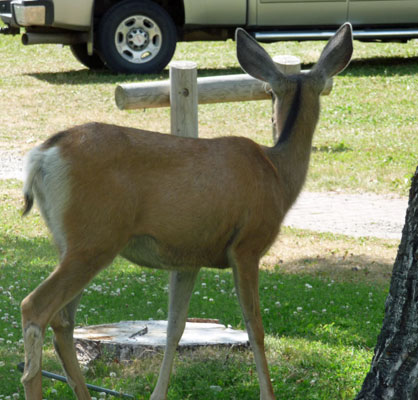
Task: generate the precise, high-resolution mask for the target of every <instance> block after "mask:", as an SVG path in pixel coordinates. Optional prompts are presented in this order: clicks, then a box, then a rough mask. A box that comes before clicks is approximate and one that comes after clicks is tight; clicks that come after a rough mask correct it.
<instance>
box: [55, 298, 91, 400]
mask: <svg viewBox="0 0 418 400" xmlns="http://www.w3.org/2000/svg"><path fill="white" fill-rule="evenodd" d="M80 299H81V293H80V294H79V295H77V296H76V297H75V298H74V299H73V300H71V301H70V302H69V303H68V304H67V305H66V306H65V307H64V308H62V309H61V310H60V311H59V312H58V313H57V314H55V316H54V317H53V318H52V320H51V327H52V329H53V330H54V347H55V352H56V353H57V355H58V357H59V359H60V361H61V364H62V367H63V370H64V372H65V375H66V376H67V382H68V384H69V385H70V386H71V388H72V389H73V391H74V393H75V394H76V396H77V399H82V400H89V399H90V395H89V392H88V390H87V387H86V385H85V380H84V377H83V374H82V373H81V370H80V366H79V363H78V360H77V355H76V352H75V347H74V339H73V333H74V326H75V315H76V312H77V307H78V304H79V302H80Z"/></svg>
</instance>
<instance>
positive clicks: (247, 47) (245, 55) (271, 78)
mask: <svg viewBox="0 0 418 400" xmlns="http://www.w3.org/2000/svg"><path fill="white" fill-rule="evenodd" d="M235 40H236V42H237V58H238V61H239V63H240V65H241V68H242V69H243V70H244V71H245V72H246V73H247V74H249V75H251V76H252V77H253V78H256V79H259V80H261V81H264V82H269V83H271V82H275V81H277V79H278V78H280V77H282V76H283V74H282V73H281V72H280V71H279V70H278V68H277V67H276V65H275V64H274V62H273V60H272V59H271V57H270V56H269V55H268V53H267V52H266V51H265V50H264V49H263V48H262V47H261V46H260V45H259V44H258V43H257V41H256V40H255V39H254V38H253V37H252V36H250V35H249V34H248V33H247V32H246V31H245V30H244V29H242V28H238V29H237V30H236V31H235Z"/></svg>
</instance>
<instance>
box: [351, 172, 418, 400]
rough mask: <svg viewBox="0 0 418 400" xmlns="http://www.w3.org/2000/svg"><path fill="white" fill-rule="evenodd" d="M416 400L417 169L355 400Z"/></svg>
mask: <svg viewBox="0 0 418 400" xmlns="http://www.w3.org/2000/svg"><path fill="white" fill-rule="evenodd" d="M392 399H393V400H413V399H415V400H416V399H418V167H417V170H416V172H415V175H414V177H413V178H412V185H411V190H410V194H409V204H408V209H407V212H406V220H405V226H404V228H403V231H402V239H401V243H400V245H399V249H398V254H397V257H396V260H395V265H394V267H393V273H392V279H391V283H390V291H389V295H388V297H387V299H386V305H385V318H384V320H383V327H382V330H381V332H380V334H379V337H378V340H377V345H376V348H375V353H374V357H373V360H372V363H371V367H370V371H369V373H368V374H367V376H366V379H365V380H364V382H363V387H362V389H361V391H360V393H359V394H358V395H357V397H356V400H392Z"/></svg>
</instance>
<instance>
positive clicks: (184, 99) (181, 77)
mask: <svg viewBox="0 0 418 400" xmlns="http://www.w3.org/2000/svg"><path fill="white" fill-rule="evenodd" d="M170 115H171V133H172V134H173V135H177V136H184V137H194V138H197V137H198V136H199V134H198V121H197V65H196V63H194V62H191V61H173V62H172V63H170Z"/></svg>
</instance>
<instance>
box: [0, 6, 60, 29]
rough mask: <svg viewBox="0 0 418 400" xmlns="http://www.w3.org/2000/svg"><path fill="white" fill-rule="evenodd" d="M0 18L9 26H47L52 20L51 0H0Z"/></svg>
mask: <svg viewBox="0 0 418 400" xmlns="http://www.w3.org/2000/svg"><path fill="white" fill-rule="evenodd" d="M0 18H1V19H2V21H3V22H4V23H6V24H8V25H10V26H16V27H21V26H49V25H52V23H53V21H54V5H53V2H52V0H11V1H5V0H2V1H0Z"/></svg>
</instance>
